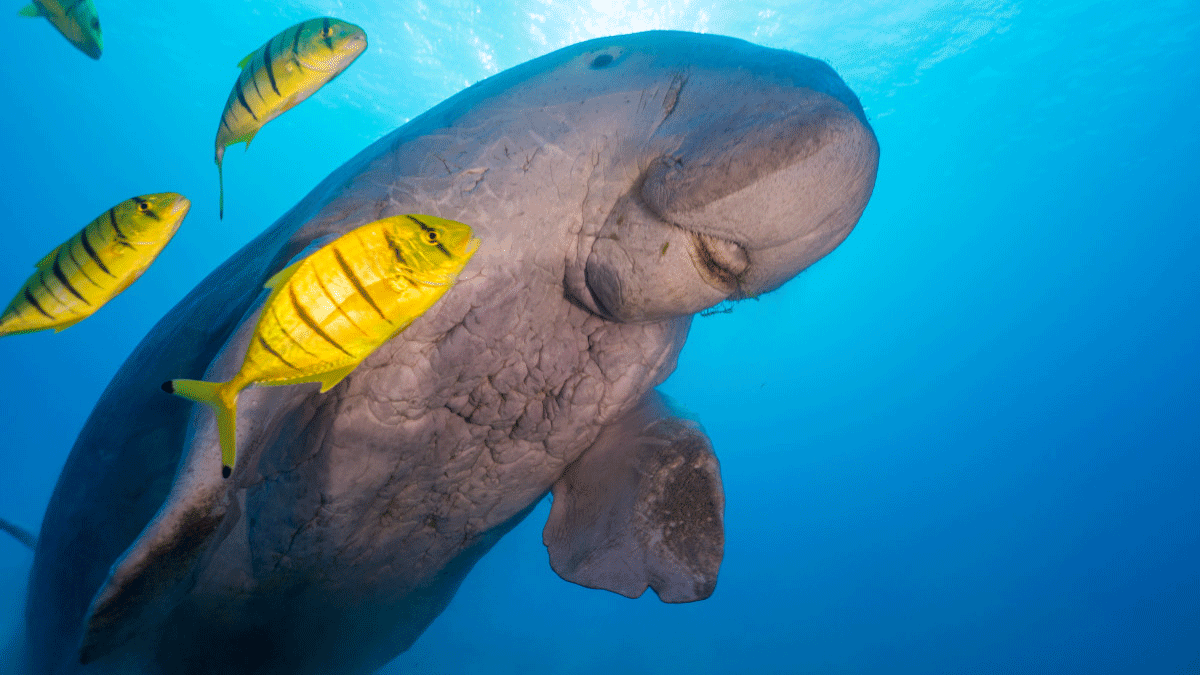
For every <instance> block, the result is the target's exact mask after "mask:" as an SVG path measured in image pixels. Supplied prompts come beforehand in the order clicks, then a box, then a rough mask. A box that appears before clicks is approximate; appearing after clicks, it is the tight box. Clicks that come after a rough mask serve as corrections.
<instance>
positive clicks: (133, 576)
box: [27, 32, 879, 674]
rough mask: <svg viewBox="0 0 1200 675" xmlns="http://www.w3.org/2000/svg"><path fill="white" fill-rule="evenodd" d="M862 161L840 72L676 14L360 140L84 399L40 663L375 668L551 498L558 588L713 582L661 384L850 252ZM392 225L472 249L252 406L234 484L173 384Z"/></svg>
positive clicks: (705, 504)
mask: <svg viewBox="0 0 1200 675" xmlns="http://www.w3.org/2000/svg"><path fill="white" fill-rule="evenodd" d="M878 152H879V151H878V145H877V144H876V141H875V137H874V135H873V133H872V131H871V129H870V127H869V126H868V124H867V121H866V118H865V117H864V115H863V110H862V107H861V106H860V105H859V102H858V100H857V99H856V98H855V96H854V94H853V93H851V92H850V90H849V89H848V88H847V87H846V85H845V84H844V83H843V82H842V80H841V79H839V78H838V76H837V75H836V74H835V73H834V72H833V70H832V69H831V68H830V67H829V66H827V65H826V64H824V63H822V62H820V61H816V60H813V59H810V58H807V57H804V56H800V55H798V54H794V53H790V52H784V51H777V50H771V49H765V48H762V47H758V46H755V45H752V44H749V43H746V42H742V41H740V40H734V39H731V38H725V37H718V36H711V35H696V34H689V33H675V32H652V33H642V34H637V35H629V36H622V37H613V38H604V39H599V40H593V41H590V42H585V43H582V44H578V45H575V46H572V47H568V48H565V49H562V50H559V51H557V52H554V53H552V54H549V55H547V56H544V57H541V58H538V59H535V60H533V61H530V62H528V63H526V64H524V65H521V66H518V67H516V68H513V69H511V70H508V71H506V72H504V73H501V74H499V75H496V76H494V77H492V78H489V79H487V80H485V81H483V82H480V83H479V84H477V85H475V86H473V87H470V88H468V89H466V90H464V91H463V92H461V93H459V94H458V95H456V96H454V97H452V98H450V99H449V100H447V101H445V102H444V103H442V104H441V105H438V106H437V107H435V108H433V109H432V110H430V111H429V112H427V113H425V114H424V115H422V116H420V117H418V118H417V119H415V120H413V121H412V122H410V123H409V124H407V125H405V126H403V127H401V128H400V129H398V130H396V131H395V132H393V133H392V134H391V135H389V136H387V137H385V138H383V139H381V140H380V141H378V142H376V143H375V144H373V145H372V146H371V147H369V148H367V149H366V150H365V151H364V152H362V153H360V154H359V155H358V156H357V157H355V158H354V159H353V160H351V161H350V162H349V163H347V164H346V165H345V166H343V167H341V168H340V169H339V170H337V171H336V172H334V173H333V174H332V175H331V176H330V177H329V178H327V179H326V180H325V181H324V182H322V183H321V184H320V185H319V186H318V187H317V188H316V189H315V190H314V191H313V192H312V193H311V194H310V195H309V196H308V197H306V198H305V199H304V200H303V201H301V202H300V203H299V204H298V205H297V206H296V207H294V208H293V209H292V210H291V211H290V212H288V213H287V214H286V215H285V216H284V217H283V218H281V219H280V220H279V221H278V222H277V223H275V224H274V225H273V226H272V227H271V228H270V229H268V230H267V231H266V232H264V233H263V234H262V235H261V236H259V237H258V238H257V239H256V240H255V241H253V242H252V243H251V244H250V245H248V246H246V247H245V248H244V249H243V250H241V251H240V252H238V253H237V254H236V255H234V256H233V257H232V258H231V259H230V260H229V261H227V262H226V263H225V264H224V265H222V266H221V267H220V268H219V269H218V270H216V271H215V272H214V273H213V274H212V275H210V276H209V277H208V278H207V279H206V280H205V281H204V282H202V283H201V284H200V285H199V286H198V287H197V288H196V289H195V290H193V291H192V292H191V293H190V294H189V295H188V296H187V297H186V298H185V299H184V300H183V301H182V302H181V303H180V304H179V305H178V306H177V307H175V308H174V309H173V310H172V311H171V312H170V313H169V314H167V316H166V317H165V318H163V320H162V321H160V322H159V324H158V325H157V326H156V327H155V328H154V329H153V330H152V331H151V332H150V334H149V335H148V336H147V337H146V338H145V339H144V340H143V341H142V343H141V344H140V345H139V346H138V347H137V349H136V350H135V351H134V353H133V354H132V355H131V356H130V358H129V360H128V361H127V362H126V363H125V365H124V367H122V368H121V370H120V371H119V372H118V374H117V375H116V377H115V378H114V380H113V382H112V383H111V384H110V385H109V387H108V389H107V390H106V391H105V393H104V395H103V397H102V398H101V399H100V401H99V403H97V405H96V408H95V410H94V412H93V413H92V415H91V417H90V419H89V420H88V422H87V424H86V426H85V428H84V430H83V432H82V433H81V434H80V436H79V439H78V441H77V442H76V444H75V447H74V449H73V450H72V452H71V455H70V457H69V459H68V460H67V463H66V466H65V467H64V469H63V472H62V476H61V477H60V478H59V481H58V485H57V487H56V488H55V491H54V496H53V498H52V500H51V503H50V506H49V508H48V510H47V513H46V517H45V521H44V523H43V525H42V531H41V536H40V539H39V542H38V546H37V552H36V559H35V562H34V568H33V572H32V575H31V580H30V587H29V597H28V610H27V618H28V636H29V647H28V651H29V657H30V662H31V664H32V667H33V670H34V672H36V673H75V672H95V673H108V672H114V673H115V672H120V673H208V672H222V673H291V674H297V673H298V674H308V673H313V674H315V673H368V672H371V671H372V670H374V669H377V668H379V667H380V666H382V665H384V664H385V663H387V662H388V661H389V660H390V659H392V658H393V657H395V656H396V655H397V654H399V653H400V652H402V651H403V650H405V649H406V648H408V647H409V645H411V644H412V643H413V641H414V640H416V638H417V637H418V636H419V635H420V634H421V632H422V631H423V630H424V629H425V628H426V626H428V625H429V623H430V622H431V621H433V619H434V618H436V617H437V615H438V614H439V613H440V612H441V611H442V610H443V609H444V608H445V606H446V604H447V603H448V602H449V600H450V598H451V597H452V596H453V594H454V592H455V590H456V589H457V587H458V585H459V584H460V582H461V581H462V579H463V577H464V576H465V575H466V573H467V572H468V571H469V570H470V568H471V566H472V565H473V564H474V563H475V562H476V561H477V560H478V559H479V557H480V556H482V555H483V554H484V553H485V552H486V551H487V550H488V549H489V548H490V547H491V546H492V545H493V544H494V543H495V542H496V541H497V540H498V539H499V537H501V536H502V535H503V534H504V533H505V532H507V531H508V530H510V529H511V528H512V527H513V526H514V525H516V524H517V523H518V522H519V521H520V520H521V519H522V518H523V517H524V516H525V515H527V514H528V513H529V512H530V511H531V510H532V508H533V507H534V505H535V504H536V503H537V502H538V501H539V500H541V499H542V498H543V497H545V496H546V494H547V493H549V492H553V495H554V502H553V506H552V509H551V513H550V518H549V521H548V522H547V523H546V528H545V531H544V539H545V544H546V546H547V549H548V551H549V554H550V562H551V565H552V567H553V568H554V569H555V571H557V572H558V573H559V574H560V575H561V576H562V577H564V578H565V579H567V580H569V581H574V582H576V583H580V584H583V585H585V586H590V587H595V588H603V589H609V590H612V591H616V592H618V593H621V594H624V595H627V596H630V597H637V596H638V595H640V594H641V593H642V592H643V591H644V590H645V589H646V588H647V587H648V586H649V587H651V588H653V589H654V590H655V591H656V592H657V593H658V595H659V597H660V598H662V599H663V600H665V601H667V602H687V601H692V600H698V599H702V598H705V597H707V596H708V595H709V594H711V593H712V592H713V589H714V586H715V583H716V575H717V569H718V567H719V565H720V561H721V555H722V547H723V529H722V510H723V504H724V495H723V493H722V489H721V481H720V473H719V468H718V465H717V461H716V458H715V456H714V455H713V452H712V448H711V445H710V444H709V442H708V439H707V437H706V436H705V435H704V433H703V431H702V430H701V429H700V427H699V426H698V425H697V424H696V423H694V422H691V421H688V420H686V419H683V418H681V417H679V416H678V415H676V414H674V413H672V412H671V410H670V408H669V406H668V405H667V404H666V403H665V402H664V401H662V399H661V398H660V397H659V396H658V395H657V394H656V393H654V391H653V387H655V386H656V385H658V384H659V383H661V382H662V381H663V380H665V379H666V377H667V376H668V375H669V374H670V373H671V371H672V370H673V369H674V367H675V363H676V359H677V357H678V355H679V351H680V348H681V347H682V346H683V342H684V339H685V338H686V337H687V332H688V327H689V325H690V322H691V317H692V315H693V314H694V313H695V312H698V311H700V310H703V309H705V308H707V307H711V306H713V305H715V304H717V303H720V302H722V301H725V300H727V299H733V300H736V299H741V298H747V297H752V296H756V295H759V294H761V293H765V292H768V291H770V290H773V289H775V288H777V287H779V286H780V285H781V284H783V283H784V282H785V281H787V280H788V279H790V278H792V277H793V276H795V275H796V274H797V273H798V272H800V271H801V270H803V269H804V268H805V267H807V266H809V265H811V264H812V263H813V262H815V261H816V260H818V259H819V258H821V257H822V256H824V255H825V254H827V253H829V251H831V250H832V249H833V248H834V247H835V246H837V244H838V243H840V242H841V241H842V240H843V239H844V238H845V237H846V235H847V234H848V233H849V232H850V230H851V228H852V227H853V226H854V224H855V222H856V221H857V220H858V218H859V216H860V215H861V213H862V210H863V208H864V207H865V206H866V203H867V199H868V198H869V196H870V193H871V189H872V187H873V184H874V180H875V173H876V166H877V161H878ZM402 213H427V214H432V215H437V216H442V217H445V218H451V219H455V220H460V221H462V222H465V223H468V224H470V225H471V226H472V227H473V228H474V229H475V232H476V234H477V235H478V236H479V237H481V238H482V240H483V244H482V246H481V248H480V250H479V252H478V253H477V254H476V255H475V257H474V259H473V260H472V261H471V262H470V263H469V264H468V266H467V267H466V269H465V271H464V272H463V273H462V275H461V277H460V278H459V281H458V283H457V284H456V285H455V287H454V288H452V289H451V290H450V291H449V293H447V294H446V296H445V297H444V298H443V299H442V300H441V301H440V302H439V303H438V304H437V305H435V306H434V307H433V308H432V309H431V310H429V311H428V312H427V313H426V314H424V315H423V316H421V317H420V318H418V319H417V320H416V321H415V322H414V323H413V324H412V326H411V327H409V328H408V329H407V330H406V331H405V332H403V333H402V334H401V335H399V336H398V337H397V338H395V339H393V340H391V341H390V342H388V343H387V344H385V345H384V346H383V347H381V348H380V349H379V350H378V351H376V352H375V353H374V354H372V355H371V356H370V357H368V358H367V359H366V361H365V362H364V363H363V364H362V366H360V367H359V368H358V369H357V370H355V371H354V372H353V373H351V374H350V376H349V377H347V378H346V379H345V380H344V381H343V382H341V383H340V384H339V385H338V386H336V387H334V388H333V389H332V390H331V391H329V392H328V393H326V394H318V392H317V388H318V387H317V385H315V384H309V385H294V386H283V387H256V388H250V389H247V390H245V391H243V392H242V394H241V397H240V416H239V422H238V424H239V427H238V461H237V466H236V468H235V469H234V471H233V475H232V476H231V477H230V478H229V479H222V477H221V460H220V451H219V447H218V442H217V432H216V425H215V421H214V418H213V415H212V413H211V412H210V411H209V410H208V409H206V408H205V407H203V406H200V405H193V404H191V403H189V402H187V401H185V400H183V399H180V398H177V397H173V396H169V395H167V394H164V393H162V391H160V390H159V385H160V383H162V382H163V381H164V380H167V379H171V378H178V377H188V378H200V377H203V378H204V379H209V380H217V379H227V378H229V377H230V376H232V375H233V374H234V373H235V372H236V370H237V369H238V368H239V367H240V365H241V360H242V357H243V354H244V353H245V348H246V344H247V341H248V340H249V338H250V336H251V335H252V331H253V327H254V324H255V322H256V320H257V316H258V312H259V309H260V306H261V303H262V300H263V298H264V297H265V293H264V291H263V290H262V285H263V282H264V281H266V280H267V279H268V278H269V277H270V276H271V275H273V274H274V273H275V272H277V271H279V270H280V269H282V268H283V267H284V266H285V265H287V264H288V262H289V261H290V260H292V259H293V258H295V257H296V256H297V255H298V254H300V252H301V251H303V250H304V249H305V248H306V247H308V246H309V245H310V244H312V243H313V242H320V241H323V240H324V239H323V238H325V237H328V236H331V235H337V234H340V233H343V232H345V231H347V230H349V229H352V228H354V227H357V226H359V225H362V224H364V223H368V222H371V221H374V220H377V219H379V218H383V217H386V216H390V215H394V214H402ZM81 661H82V662H84V663H86V664H87V665H86V666H81V665H80V663H81Z"/></svg>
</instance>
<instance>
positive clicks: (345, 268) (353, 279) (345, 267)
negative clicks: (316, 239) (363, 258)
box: [333, 246, 392, 323]
mask: <svg viewBox="0 0 1200 675" xmlns="http://www.w3.org/2000/svg"><path fill="white" fill-rule="evenodd" d="M333 257H334V258H337V261H338V265H341V267H342V272H344V273H345V274H346V277H347V278H348V279H350V283H351V284H354V290H356V291H358V293H359V295H361V296H363V300H366V301H367V304H369V305H371V308H372V309H374V310H375V312H376V313H378V314H379V318H381V319H383V320H384V321H387V322H388V323H391V322H392V321H391V319H388V318H387V315H386V314H384V313H383V310H382V309H379V305H377V304H375V298H372V297H371V294H370V293H368V292H367V288H366V287H365V286H363V285H362V281H361V280H359V278H358V275H357V274H355V273H354V270H353V269H351V268H350V265H349V263H347V262H346V259H345V258H343V257H342V252H341V251H339V250H338V249H337V247H336V246H335V247H333Z"/></svg>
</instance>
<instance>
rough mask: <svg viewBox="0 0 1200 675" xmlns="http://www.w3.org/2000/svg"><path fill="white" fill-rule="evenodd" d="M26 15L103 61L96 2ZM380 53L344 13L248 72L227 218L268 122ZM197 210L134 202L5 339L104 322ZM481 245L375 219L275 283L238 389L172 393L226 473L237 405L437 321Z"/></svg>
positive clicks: (437, 226) (105, 218)
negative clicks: (189, 403) (244, 155)
mask: <svg viewBox="0 0 1200 675" xmlns="http://www.w3.org/2000/svg"><path fill="white" fill-rule="evenodd" d="M19 14H20V15H21V16H27V17H45V18H46V19H47V20H48V21H49V22H50V23H51V24H52V25H53V26H54V27H55V28H56V29H57V30H58V31H59V32H60V33H62V34H63V36H64V37H66V38H67V40H69V41H70V42H71V44H73V45H75V46H76V47H77V48H78V49H79V50H80V51H82V52H83V53H85V54H87V55H88V56H90V57H92V58H93V59H99V58H100V55H101V52H102V51H103V39H102V37H101V33H100V19H99V17H98V15H97V13H96V8H95V6H94V5H93V4H92V0H33V3H32V4H30V5H28V6H26V7H25V8H23V9H22V10H20V12H19ZM366 48H367V36H366V33H365V32H364V31H363V29H362V28H360V27H359V26H356V25H354V24H352V23H348V22H345V21H341V20H339V19H335V18H331V17H319V18H315V19H309V20H307V21H302V22H300V23H298V24H296V25H294V26H292V27H290V28H287V29H286V30H283V31H281V32H280V33H278V34H276V35H275V36H274V37H272V38H271V39H270V40H267V42H266V44H264V45H263V46H261V47H259V48H258V49H256V50H254V51H252V52H250V54H248V55H247V56H246V58H244V59H242V61H241V62H240V63H238V67H239V68H241V73H239V75H238V77H237V80H236V81H235V82H234V86H233V90H232V91H231V92H230V94H229V98H228V100H227V101H226V102H225V108H224V110H223V111H222V112H221V119H220V123H219V125H218V127H217V138H216V163H217V177H218V183H219V188H220V193H219V194H220V196H219V200H220V201H219V204H220V205H219V214H220V217H222V218H223V217H224V214H225V186H224V178H223V176H222V160H223V158H224V155H225V149H226V148H227V147H228V146H230V145H233V144H236V143H245V144H246V145H247V146H249V144H250V141H251V140H252V139H253V138H254V136H255V134H257V133H258V132H259V130H260V129H262V127H263V125H265V124H266V123H267V122H270V121H271V120H273V119H275V118H276V117H278V116H279V115H281V114H282V113H284V112H286V111H287V110H289V109H291V108H292V107H294V106H295V105H296V104H298V103H300V102H301V101H303V100H304V99H306V98H308V97H309V96H311V95H312V94H313V93H314V92H316V91H317V90H318V89H320V88H321V87H322V86H324V85H325V84H326V83H328V82H330V81H331V80H333V79H334V78H335V77H337V76H338V75H339V74H340V73H341V72H342V71H344V70H345V69H346V67H347V66H349V65H350V64H351V63H352V62H354V60H355V59H357V58H358V57H359V56H360V55H361V54H362V53H363V52H364V51H365V50H366ZM190 208H191V202H190V201H189V200H188V199H187V198H186V197H184V196H183V195H180V194H176V193H173V192H164V193H160V194H150V195H143V196H138V197H133V198H130V199H127V200H125V201H123V202H121V203H120V204H117V205H116V206H114V207H112V208H110V209H109V210H108V211H106V212H105V213H103V214H101V215H100V216H99V217H97V218H96V219H95V220H93V221H92V222H90V223H88V224H87V225H86V226H85V227H84V228H83V229H82V230H80V231H79V232H78V233H77V234H75V235H74V236H73V237H71V238H70V239H68V240H67V241H66V242H64V243H63V244H61V245H60V246H58V247H57V248H55V249H54V250H53V251H51V252H50V253H49V254H48V255H46V256H45V257H44V258H42V260H40V261H39V262H38V263H37V264H36V265H35V267H36V271H35V272H34V274H33V275H32V276H30V277H29V279H28V280H27V281H26V282H25V284H24V285H23V286H22V287H21V289H20V290H19V291H17V294H16V296H15V297H14V298H13V300H12V302H10V303H9V305H8V308H7V309H5V310H4V313H3V314H2V315H0V337H2V336H5V335H13V334H17V333H30V332H34V331H40V330H47V329H53V330H54V331H55V332H58V331H61V330H63V329H65V328H68V327H70V326H72V325H74V324H76V323H78V322H80V321H82V320H83V319H86V318H87V317H89V316H91V315H92V314H93V313H94V312H95V311H96V310H98V309H99V308H100V307H102V306H103V305H104V304H105V303H107V302H108V301H109V300H112V299H113V298H114V297H116V296H117V295H118V294H120V293H121V292H122V291H124V290H125V289H126V288H128V287H129V285H130V284H132V283H133V282H134V281H136V280H137V279H138V277H140V276H141V275H142V273H143V272H145V271H146V269H147V268H148V267H149V266H150V264H151V263H153V262H154V260H155V259H156V258H157V257H158V255H159V254H160V253H161V252H162V251H163V249H164V247H166V245H167V243H168V242H170V240H171V238H172V237H173V236H174V235H175V232H176V231H177V230H178V229H179V226H180V224H181V223H182V222H183V219H184V217H186V216H187V213H188V210H189V209H190ZM479 243H480V240H479V239H478V238H476V237H474V235H473V232H472V230H471V228H470V227H469V226H468V225H465V224H463V223H459V222H456V221H452V220H446V219H443V218H437V217H434V216H428V215H420V214H411V215H404V216H392V217H389V218H384V219H382V220H377V221H375V222H372V223H368V224H366V225H363V226H361V227H358V228H356V229H354V230H351V231H350V232H347V233H346V234H344V235H342V236H341V237H338V238H336V239H334V240H332V241H329V242H328V243H325V244H324V245H322V246H320V247H317V248H315V250H306V251H303V252H301V257H300V258H299V259H298V260H296V261H294V262H293V263H291V264H289V265H288V266H287V267H286V268H284V269H283V270H282V271H280V272H278V273H277V274H275V275H274V276H273V277H271V278H270V279H269V280H268V281H267V283H266V288H268V289H270V291H271V292H270V294H269V295H268V296H267V299H266V301H265V302H264V304H263V308H262V313H261V315H260V318H259V321H258V325H257V326H256V328H255V333H254V339H253V340H252V341H251V343H250V346H249V348H248V349H247V351H246V355H245V360H244V362H243V364H242V367H241V369H240V370H239V371H238V373H237V374H236V375H235V376H234V377H233V378H232V379H230V380H228V381H226V382H205V381H202V380H185V379H177V380H171V381H169V382H165V383H163V385H162V387H163V389H164V390H165V391H167V392H169V393H173V394H177V395H179V396H182V397H184V398H187V399H190V400H193V401H197V402H201V403H205V404H208V405H209V406H212V408H213V409H214V411H215V413H216V416H217V426H218V430H219V435H220V445H221V460H222V475H223V476H224V477H226V478H228V477H229V476H230V475H231V473H232V470H233V467H234V466H235V463H236V461H237V448H236V437H237V434H236V422H237V396H238V393H239V392H241V391H242V390H243V389H245V388H246V387H248V386H250V385H252V384H260V385H272V386H278V385H287V384H300V383H307V382H319V383H320V384H321V391H322V392H325V391H328V390H329V389H330V388H331V387H333V386H334V385H336V384H337V383H338V382H340V381H341V380H342V379H343V378H344V377H346V375H348V374H349V373H350V372H351V371H353V370H354V369H355V368H356V367H358V365H359V364H360V363H362V361H363V360H364V359H366V358H367V357H368V356H370V355H371V353H373V352H374V351H375V350H376V349H378V348H379V347H380V346H382V345H383V344H384V343H385V342H387V341H388V340H390V339H391V338H393V337H395V336H396V335H397V334H398V333H400V331H402V330H404V329H405V328H406V327H407V326H408V325H409V324H411V323H412V322H413V320H414V319H416V318H417V317H419V316H421V315H422V314H423V313H425V312H426V311H427V310H428V309H429V308H430V307H432V306H433V305H434V303H436V302H437V301H438V300H439V299H440V298H441V297H442V296H443V295H444V294H445V293H446V292H447V291H448V290H449V289H450V287H451V286H452V285H453V284H454V281H455V280H456V279H457V277H458V275H459V273H460V272H462V269H463V267H464V266H465V265H466V264H467V262H468V261H469V260H470V259H471V257H472V256H473V255H474V253H475V251H476V249H477V248H478V247H479Z"/></svg>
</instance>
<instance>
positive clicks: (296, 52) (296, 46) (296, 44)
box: [292, 24, 304, 63]
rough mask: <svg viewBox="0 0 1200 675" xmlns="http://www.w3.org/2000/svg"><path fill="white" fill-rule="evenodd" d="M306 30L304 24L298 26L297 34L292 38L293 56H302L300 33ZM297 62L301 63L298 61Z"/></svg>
mask: <svg viewBox="0 0 1200 675" xmlns="http://www.w3.org/2000/svg"><path fill="white" fill-rule="evenodd" d="M303 32H304V24H300V25H299V26H296V35H295V36H294V37H293V38H292V58H293V59H294V58H296V57H298V56H300V33H303ZM297 63H299V62H298V61H297Z"/></svg>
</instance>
